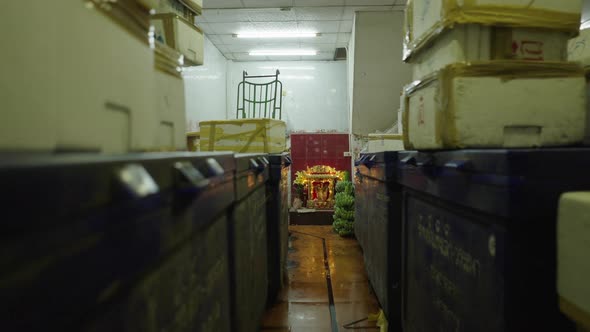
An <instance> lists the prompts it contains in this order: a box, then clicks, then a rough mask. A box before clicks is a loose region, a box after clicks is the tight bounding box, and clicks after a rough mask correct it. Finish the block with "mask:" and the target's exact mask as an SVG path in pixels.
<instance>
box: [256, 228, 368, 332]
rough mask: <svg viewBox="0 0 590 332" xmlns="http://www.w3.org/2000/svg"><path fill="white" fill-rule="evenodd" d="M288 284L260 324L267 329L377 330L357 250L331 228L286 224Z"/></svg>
mask: <svg viewBox="0 0 590 332" xmlns="http://www.w3.org/2000/svg"><path fill="white" fill-rule="evenodd" d="M289 230H290V238H289V256H288V280H287V281H286V283H287V284H286V285H285V288H284V289H283V291H282V292H281V294H280V295H279V298H278V301H277V303H276V304H275V305H274V306H273V307H272V308H270V309H269V310H268V311H267V312H266V314H265V316H264V318H263V322H262V328H261V331H262V332H266V331H294V332H299V331H308V332H315V331H317V332H320V331H347V330H354V331H376V330H378V328H377V327H376V323H375V322H369V321H362V322H359V323H358V324H355V325H353V326H351V327H348V328H345V327H344V325H348V324H350V323H352V322H355V321H358V320H361V319H364V318H366V317H368V315H370V314H375V313H377V312H378V311H379V304H378V302H377V300H376V298H375V296H374V294H373V293H372V291H371V289H370V287H369V282H368V278H367V274H366V272H365V266H364V262H363V255H362V252H361V249H360V247H359V245H358V243H357V242H356V240H354V239H344V238H341V237H339V236H338V235H337V234H336V233H334V232H333V231H332V226H290V228H289Z"/></svg>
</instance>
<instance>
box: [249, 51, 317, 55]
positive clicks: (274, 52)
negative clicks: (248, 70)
mask: <svg viewBox="0 0 590 332" xmlns="http://www.w3.org/2000/svg"><path fill="white" fill-rule="evenodd" d="M250 55H252V56H273V55H274V56H288V55H318V51H315V50H257V51H250Z"/></svg>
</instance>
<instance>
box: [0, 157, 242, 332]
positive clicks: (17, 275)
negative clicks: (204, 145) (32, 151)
mask: <svg viewBox="0 0 590 332" xmlns="http://www.w3.org/2000/svg"><path fill="white" fill-rule="evenodd" d="M234 169H235V161H234V159H233V155H232V154H185V153H171V154H149V155H123V156H103V155H69V156H32V155H10V156H8V155H2V157H1V159H0V182H1V183H2V190H1V191H0V200H1V201H2V206H3V218H2V230H3V231H2V235H1V236H2V244H1V245H0V246H1V248H2V252H3V253H4V254H3V255H2V257H1V258H0V265H1V268H0V276H1V277H0V309H1V312H2V314H0V322H1V324H2V328H3V329H4V330H6V331H50V330H51V331H53V330H62V331H148V330H154V331H156V330H157V331H164V330H169V331H181V330H184V331H187V330H193V331H232V330H233V329H232V327H231V326H230V320H228V318H227V315H226V313H228V312H229V310H230V297H229V295H230V294H229V290H228V288H229V287H228V286H229V279H228V276H229V273H228V271H229V260H228V243H227V228H228V210H229V207H230V206H231V204H232V203H233V201H234V192H233V188H234V183H233V175H234Z"/></svg>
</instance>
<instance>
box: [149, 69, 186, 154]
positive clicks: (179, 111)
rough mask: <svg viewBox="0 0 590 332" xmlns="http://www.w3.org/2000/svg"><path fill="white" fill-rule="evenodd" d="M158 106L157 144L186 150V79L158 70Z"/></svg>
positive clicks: (167, 148) (171, 148)
mask: <svg viewBox="0 0 590 332" xmlns="http://www.w3.org/2000/svg"><path fill="white" fill-rule="evenodd" d="M155 75H156V93H155V96H156V99H157V100H156V101H157V103H156V107H157V109H158V119H159V126H158V136H157V140H158V141H157V146H158V147H159V148H161V149H166V150H186V110H185V100H184V81H183V80H182V77H178V76H173V75H170V74H169V73H165V72H163V71H161V70H156V74H155Z"/></svg>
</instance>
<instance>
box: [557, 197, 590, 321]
mask: <svg viewBox="0 0 590 332" xmlns="http://www.w3.org/2000/svg"><path fill="white" fill-rule="evenodd" d="M589 239H590V192H571V193H566V194H563V195H562V196H561V199H560V202H559V213H558V222H557V249H558V250H557V251H558V254H557V289H558V292H559V297H560V299H559V302H560V303H559V304H560V307H561V310H562V311H563V312H564V313H565V314H566V315H568V316H569V317H570V318H571V319H572V320H573V321H575V322H577V323H578V324H579V325H581V326H582V327H585V328H586V329H588V328H590V241H589Z"/></svg>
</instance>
